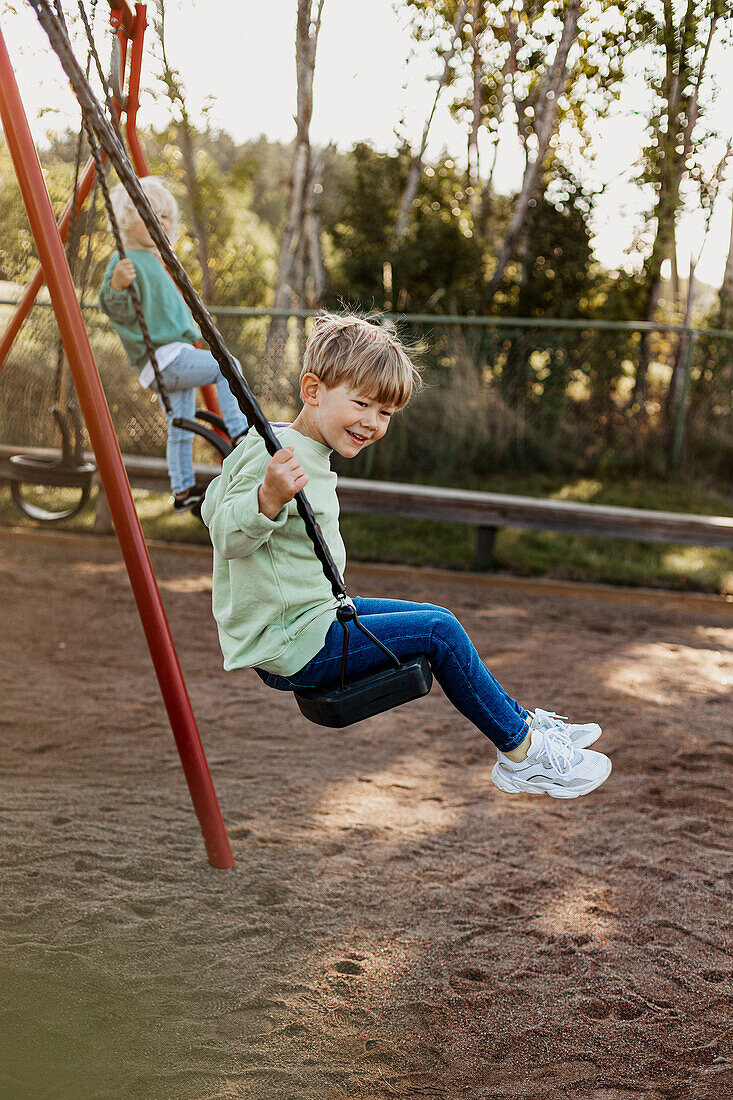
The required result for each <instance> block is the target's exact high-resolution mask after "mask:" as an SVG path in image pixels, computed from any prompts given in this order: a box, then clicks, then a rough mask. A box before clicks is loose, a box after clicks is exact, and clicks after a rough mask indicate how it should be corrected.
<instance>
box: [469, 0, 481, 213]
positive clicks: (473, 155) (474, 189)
mask: <svg viewBox="0 0 733 1100" xmlns="http://www.w3.org/2000/svg"><path fill="white" fill-rule="evenodd" d="M472 14H473V21H472V23H471V69H472V71H473V95H472V98H471V129H470V130H469V134H468V157H467V164H468V168H467V180H468V186H469V187H470V188H471V194H470V197H469V209H470V211H471V215H472V217H473V219H474V220H476V218H477V217H478V215H479V211H480V210H481V190H480V179H481V176H480V171H479V150H478V136H479V131H480V129H481V77H482V75H483V72H482V65H481V46H480V39H481V32H480V20H481V0H473V12H472Z"/></svg>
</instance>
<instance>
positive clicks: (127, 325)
mask: <svg viewBox="0 0 733 1100" xmlns="http://www.w3.org/2000/svg"><path fill="white" fill-rule="evenodd" d="M127 258H128V260H132V262H133V265H134V267H135V272H136V278H135V283H134V285H135V287H136V289H137V292H138V294H139V295H140V301H141V302H142V307H143V315H144V317H145V321H146V323H147V326H148V329H149V330H150V336H151V338H152V341H153V346H154V347H156V348H161V347H163V345H164V344H175V343H179V342H180V343H181V344H194V343H195V342H196V341H197V340H199V339H200V338H201V333H200V332H199V330H198V329H197V328H196V325H195V323H194V319H193V317H192V316H191V310H190V309H189V308H188V306H187V305H186V303H185V302H184V300H183V298H182V297H181V295H180V294H179V292H178V288H177V286H176V284H175V283H174V282H173V280H172V279H171V277H170V275H169V274H168V272H167V271H166V269H165V268H164V267H163V264H162V263H161V261H160V259H159V258H158V256H157V254H156V253H155V252H146V251H145V249H141V248H131V249H130V251H129V252H128V253H127ZM119 260H120V256H119V253H118V252H115V253H113V254H112V256H111V257H110V261H109V263H108V264H107V270H106V271H105V273H104V278H103V279H102V287H101V290H100V291H99V304H100V306H101V307H102V312H103V313H106V314H107V316H108V317H109V319H110V321H111V322H112V326H113V328H114V330H115V332H116V333H117V335H118V336H119V338H120V340H122V344H123V346H124V349H125V351H126V352H127V358H128V359H129V360H130V362H131V363H132V365H133V367H134V368H135V370H136V371H137V373H138V374H139V373H140V371H141V370H142V369H143V367H144V366H145V364H146V363H147V361H148V352H147V349H146V347H145V344H144V342H143V337H142V333H141V332H140V328H139V326H138V323H137V318H136V317H135V307H134V305H133V304H132V298H131V297H130V293H129V291H128V290H127V288H125V289H124V290H113V289H112V286H111V279H112V272H113V271H114V269H115V267H116V266H117V264H118V263H119Z"/></svg>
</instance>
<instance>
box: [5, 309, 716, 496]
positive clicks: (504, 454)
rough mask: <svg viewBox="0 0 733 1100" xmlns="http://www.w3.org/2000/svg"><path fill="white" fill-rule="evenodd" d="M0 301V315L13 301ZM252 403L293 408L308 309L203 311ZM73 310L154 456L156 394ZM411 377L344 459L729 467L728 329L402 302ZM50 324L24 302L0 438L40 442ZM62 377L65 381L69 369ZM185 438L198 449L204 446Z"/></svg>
mask: <svg viewBox="0 0 733 1100" xmlns="http://www.w3.org/2000/svg"><path fill="white" fill-rule="evenodd" d="M13 305H14V303H12V302H4V303H0V321H3V322H4V321H7V320H8V319H9V318H10V316H12V312H13ZM212 313H213V314H214V319H215V321H216V322H217V324H218V326H219V328H220V329H221V332H222V335H223V336H224V339H225V341H226V342H227V345H228V346H229V348H230V350H231V351H232V353H233V354H234V355H235V356H236V357H237V358H238V359H239V360H240V362H241V364H242V368H243V370H244V373H245V376H246V377H247V380H248V382H249V384H250V387H251V388H252V390H253V392H254V393H255V394H256V395H257V397H258V399H259V401H260V404H261V405H262V407H263V409H264V412H265V414H266V415H267V416H268V417H269V418H270V419H272V420H274V421H280V420H289V419H292V418H293V416H294V415H295V414H296V412H297V409H298V408H299V402H298V384H297V382H298V373H299V369H300V359H301V355H302V348H303V344H304V341H305V339H306V337H307V333H308V330H309V327H310V324H311V323H312V322H311V316H312V315H311V314H307V313H299V314H296V313H293V314H290V315H288V316H282V315H278V316H275V314H274V313H273V312H271V311H258V310H250V309H237V308H220V309H212ZM84 314H85V321H86V325H87V329H88V332H89V336H90V340H91V344H92V349H93V351H94V355H95V359H96V362H97V365H98V367H99V371H100V374H101V377H102V382H103V385H104V389H105V393H106V395H107V400H108V403H109V406H110V410H111V413H112V419H113V423H114V426H115V431H116V433H117V438H118V441H119V443H120V447H121V449H122V450H123V452H126V453H134V454H148V455H159V456H162V455H163V454H164V450H165V437H166V428H165V422H164V418H163V414H162V409H161V405H160V402H159V401H158V400H157V399H156V397H155V396H154V395H153V394H152V393H151V392H150V391H145V390H142V389H141V388H140V387H139V385H138V383H137V377H136V374H135V371H134V370H133V368H132V367H131V366H130V365H129V363H128V362H127V360H126V358H125V355H124V353H123V351H122V347H121V345H120V343H119V341H118V339H117V337H116V335H115V333H114V332H113V330H112V329H111V327H110V326H109V324H108V322H107V320H106V319H105V318H104V316H103V315H102V314H101V313H100V311H99V310H98V309H97V308H95V307H85V310H84ZM397 325H398V329H399V331H400V333H401V335H402V337H403V339H404V340H405V341H406V342H407V343H408V344H409V345H411V346H412V347H413V349H414V351H415V354H416V357H417V359H418V360H419V362H420V363H421V364H422V367H423V375H424V380H425V385H424V387H423V390H422V392H421V393H420V394H419V395H418V396H417V397H416V398H415V399H414V401H413V403H412V405H411V408H410V412H409V414H408V415H407V416H401V417H396V418H395V421H394V424H393V427H392V428H391V430H390V433H389V435H388V436H387V437H386V439H385V441H384V442H383V443H382V444H380V447H379V448H374V449H370V450H368V451H367V452H365V454H364V455H363V456H361V457H360V458H359V459H358V460H356V462H354V463H350V464H349V473H352V474H359V473H363V474H366V475H370V476H375V477H385V478H400V479H404V480H410V479H413V478H427V479H440V480H444V481H446V483H447V482H449V481H459V480H461V479H465V478H469V479H470V478H471V477H472V476H474V475H477V476H481V475H482V474H486V473H491V472H494V471H496V470H517V469H532V470H537V469H539V470H548V471H552V470H562V471H568V472H570V471H573V472H577V473H583V472H588V473H590V472H598V471H600V470H608V469H634V470H638V471H645V472H657V473H662V472H665V471H669V470H670V469H671V468H675V467H677V466H679V465H680V464H681V463H684V464H686V465H687V466H688V467H689V469H690V470H691V471H693V470H694V471H697V470H698V469H703V470H704V471H705V472H709V473H713V474H717V475H718V476H727V477H730V476H731V474H733V410H732V408H731V391H732V389H733V333H724V332H718V331H714V330H705V329H696V330H687V329H684V328H680V327H675V326H666V327H665V326H659V327H653V326H649V325H643V324H634V323H628V324H626V323H614V322H605V323H604V322H584V321H549V320H537V321H531V320H527V319H517V318H490V319H487V318H466V317H464V318H447V317H437V316H436V317H423V316H405V317H401V318H399V319H397ZM57 347H58V329H57V326H56V321H55V317H54V314H53V311H52V309H51V308H50V306H49V305H48V304H37V305H36V306H35V307H34V308H33V310H32V311H31V313H30V316H29V318H28V320H27V322H26V324H25V326H24V328H23V329H22V331H21V333H20V335H19V337H18V339H17V340H16V342H15V344H14V346H13V348H12V350H11V352H10V355H9V356H8V359H7V362H6V363H5V364H2V365H0V442H2V443H6V444H18V445H36V446H54V445H56V444H57V440H56V439H55V427H54V423H53V420H52V418H51V415H50V412H49V409H50V406H51V404H52V403H53V399H54V395H55V392H56V387H57V373H56V370H57ZM63 385H64V387H65V388H68V386H69V373H68V368H65V371H64V380H63ZM204 447H205V445H204V444H202V443H201V442H200V441H198V440H197V442H196V448H197V451H196V457H197V459H199V460H202V461H203V460H206V459H207V457H208V456H207V452H206V451H205V450H204Z"/></svg>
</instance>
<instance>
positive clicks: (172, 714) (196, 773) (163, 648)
mask: <svg viewBox="0 0 733 1100" xmlns="http://www.w3.org/2000/svg"><path fill="white" fill-rule="evenodd" d="M0 120H2V124H3V128H4V130H5V137H6V140H7V142H8V148H9V149H10V154H11V156H12V158H13V164H14V166H15V171H16V175H17V177H18V182H19V184H20V190H21V194H22V196H23V202H24V203H25V208H26V211H27V213H28V220H29V222H30V226H31V230H32V232H33V237H34V239H35V242H36V247H37V249H38V256H39V259H40V261H41V265H42V267H43V271H44V275H45V278H46V284H47V286H48V289H49V291H50V294H51V301H52V303H53V308H54V312H55V314H56V319H57V321H58V325H59V329H60V331H61V337H62V339H63V342H64V348H65V350H66V356H67V358H68V360H69V366H70V367H71V372H72V375H73V378H74V385H75V386H76V392H77V394H78V397H79V404H80V405H81V408H82V411H83V413H84V419H85V421H86V425H87V430H88V431H89V438H90V440H91V443H92V447H93V448H94V454H95V457H96V460H97V467H98V469H99V473H100V475H101V478H102V484H103V486H104V491H105V493H106V495H107V500H108V501H109V507H110V511H111V512H112V518H113V519H114V524H115V529H116V531H117V537H118V538H119V541H120V546H121V548H122V553H123V556H124V559H125V565H126V566H127V572H128V574H129V577H130V584H131V585H132V590H133V592H134V594H135V600H136V601H137V607H138V612H139V614H140V618H141V620H142V625H143V629H144V631H145V637H146V639H147V643H148V647H149V649H150V654H151V656H152V659H153V664H154V666H155V671H156V674H157V676H158V683H159V684H160V690H161V692H162V695H163V699H164V701H165V705H166V708H167V711H168V717H169V719H170V723H171V727H172V729H173V736H174V737H175V739H176V745H177V747H178V752H179V755H180V757H181V763H182V765H183V770H184V773H185V776H186V782H187V783H188V788H189V791H190V792H191V798H192V800H193V804H194V808H195V810H196V814H197V815H198V819H199V823H200V825H201V831H202V833H203V836H204V842H205V844H206V851H207V854H208V857H209V861H210V863H212V864H213V865H214V867H221V868H229V867H233V866H234V858H233V856H232V849H231V846H230V844H229V838H228V836H227V833H226V829H225V827H224V821H223V819H222V816H221V810H220V809H219V803H218V801H217V798H216V792H215V790H214V784H213V782H212V779H211V774H210V772H209V767H208V764H207V763H206V756H205V754H204V750H203V746H202V744H201V738H200V736H199V731H198V729H197V727H196V719H195V718H194V716H193V711H192V709H191V702H190V700H189V697H188V692H187V690H186V684H185V681H184V679H183V673H182V672H181V666H180V665H179V663H178V656H177V654H176V651H175V647H174V645H173V639H172V638H171V633H170V628H169V626H168V621H167V619H166V616H165V611H164V610H163V603H162V601H161V598H160V592H159V591H158V585H157V583H156V580H155V574H154V573H153V567H152V565H151V563H150V557H149V555H148V549H147V546H146V545H145V539H144V537H143V533H142V529H141V527H140V521H139V520H138V517H137V513H136V511H135V506H134V503H133V500H132V493H131V491H130V484H129V482H128V480H127V475H126V474H125V468H124V466H123V464H122V458H121V455H120V450H119V447H118V446H117V439H116V437H115V433H114V429H113V427H112V420H111V418H110V415H109V409H108V407H107V402H106V400H105V396H104V391H103V390H102V384H101V382H100V379H99V374H98V372H97V367H96V363H95V362H94V357H93V355H92V349H91V347H90V344H89V339H88V337H87V333H86V329H85V328H84V322H83V320H82V315H81V310H80V309H79V303H78V301H77V298H76V293H75V291H74V284H73V280H72V278H71V272H70V271H69V266H68V264H67V262H66V256H65V254H64V247H63V244H62V241H61V237H60V236H59V231H58V227H57V225H56V221H55V219H54V216H53V210H52V207H51V200H50V198H49V195H48V191H47V190H46V185H45V183H44V180H43V174H42V172H41V166H40V163H39V161H38V154H37V153H36V148H35V145H34V144H33V138H32V136H31V132H30V128H29V126H28V119H27V118H26V114H25V110H24V108H23V103H22V100H21V98H20V92H19V90H18V85H17V82H16V79H15V73H14V72H13V68H12V65H11V64H10V57H9V56H8V52H7V48H6V46H5V40H4V38H3V36H2V31H0Z"/></svg>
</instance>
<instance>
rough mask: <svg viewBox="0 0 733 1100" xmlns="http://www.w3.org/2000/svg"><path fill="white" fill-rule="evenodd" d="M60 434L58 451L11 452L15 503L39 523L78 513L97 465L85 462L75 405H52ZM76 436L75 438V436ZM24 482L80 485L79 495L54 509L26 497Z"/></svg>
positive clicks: (11, 479) (68, 487)
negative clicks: (52, 452) (15, 453)
mask: <svg viewBox="0 0 733 1100" xmlns="http://www.w3.org/2000/svg"><path fill="white" fill-rule="evenodd" d="M51 412H52V414H53V418H54V420H55V421H56V425H57V427H58V429H59V432H60V434H61V451H60V452H59V453H56V454H51V455H48V454H40V453H38V454H36V453H34V452H31V453H30V454H22V455H11V457H10V491H11V494H12V497H13V501H14V503H15V505H16V506H17V507H18V508H19V509H20V511H21V512H23V513H24V515H26V516H28V518H29V519H33V520H36V521H37V522H39V523H58V522H59V521H61V520H65V519H71V518H72V517H73V516H75V515H77V514H78V513H79V512H80V511H81V510H82V508H83V507H84V506H85V504H86V503H87V501H88V499H89V494H90V492H91V489H92V484H93V482H94V475H95V473H96V472H97V467H96V466H95V465H94V463H92V462H86V461H85V459H84V457H83V455H82V450H81V424H80V422H79V418H78V415H77V413H76V410H75V408H74V407H73V405H71V404H69V405H68V406H67V412H66V413H64V412H63V411H62V410H61V409H60V408H59V407H58V406H57V405H54V406H53V408H52V409H51ZM72 437H73V438H72ZM24 485H41V486H44V487H46V488H62V489H78V490H79V491H80V495H79V497H78V499H77V500H76V501H74V503H72V504H71V505H70V506H69V507H67V508H62V509H61V510H59V511H53V510H51V509H48V508H44V507H42V506H41V505H39V504H35V503H34V502H32V501H30V500H27V499H26V498H25V497H24V496H23V486H24Z"/></svg>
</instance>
